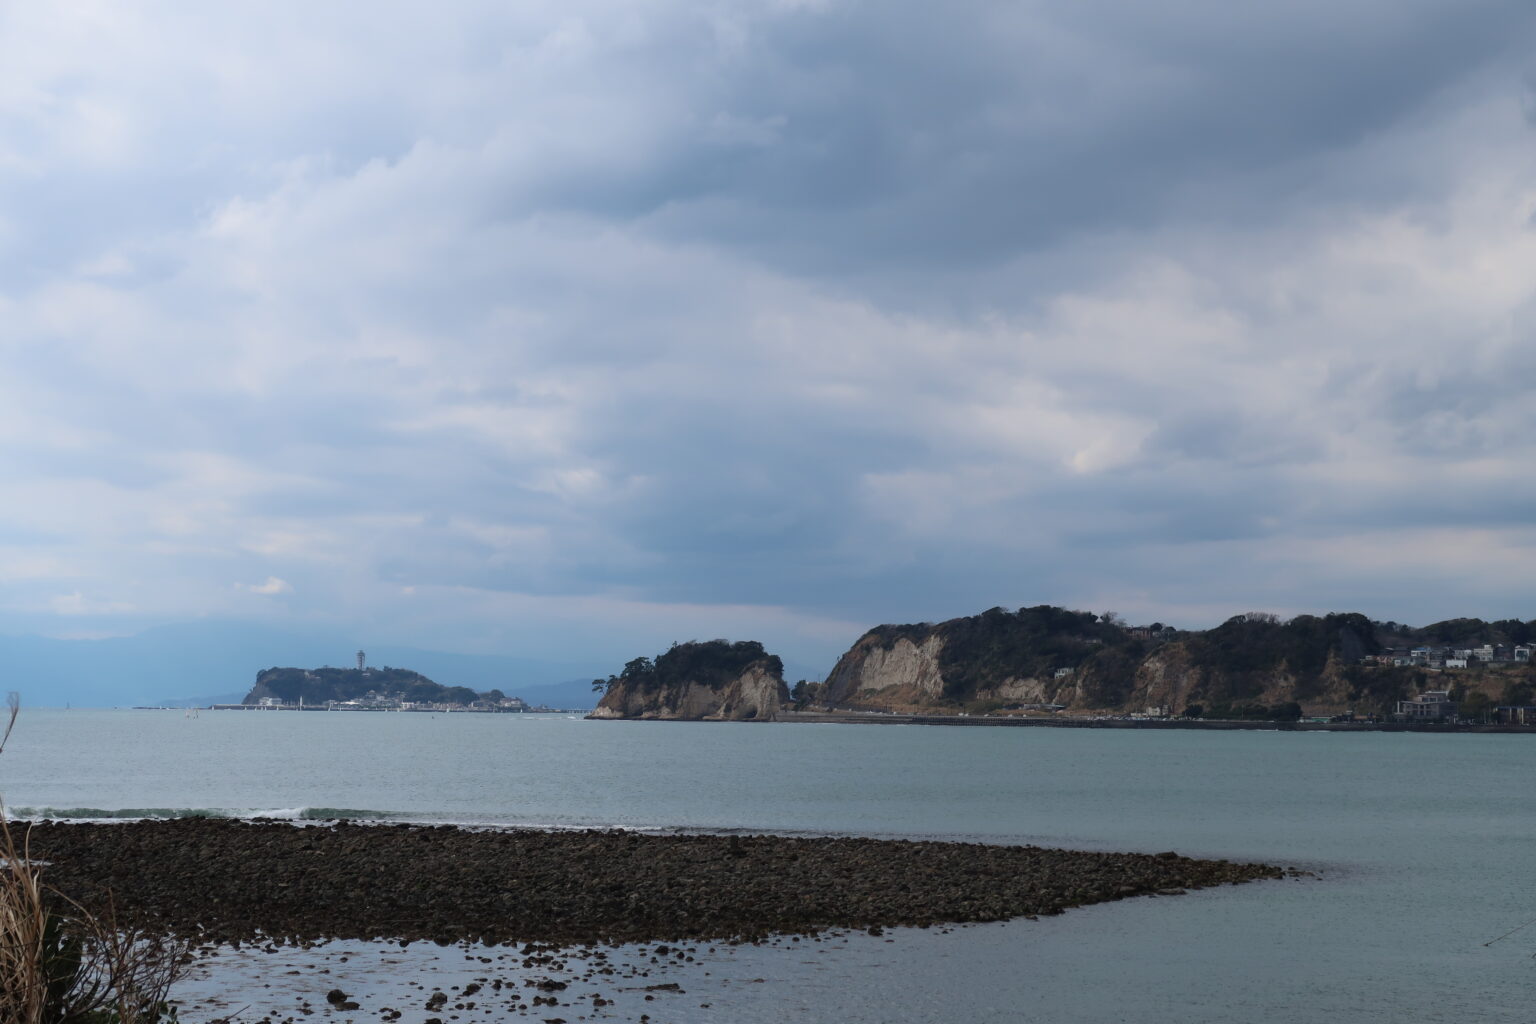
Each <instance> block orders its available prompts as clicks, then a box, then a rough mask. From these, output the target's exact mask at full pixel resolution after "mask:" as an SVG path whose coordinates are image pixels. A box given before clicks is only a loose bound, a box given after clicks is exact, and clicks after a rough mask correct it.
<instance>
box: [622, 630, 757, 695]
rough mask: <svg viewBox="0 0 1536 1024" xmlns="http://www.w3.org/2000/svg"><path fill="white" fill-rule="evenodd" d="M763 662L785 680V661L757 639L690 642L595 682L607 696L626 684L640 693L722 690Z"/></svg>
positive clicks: (644, 659) (677, 645)
mask: <svg viewBox="0 0 1536 1024" xmlns="http://www.w3.org/2000/svg"><path fill="white" fill-rule="evenodd" d="M757 662H762V663H763V665H764V667H765V668H766V669H767V670H768V671H769V672H770V673H771V674H772V675H774V676H776V677H779V678H782V677H783V675H784V662H783V661H781V660H780V659H779V656H778V655H776V654H769V653H768V652H767V651H765V650H764V649H763V645H762V644H760V643H758V642H757V641H756V640H738V641H736V642H735V643H732V642H731V641H729V640H703V641H699V640H690V641H688V642H687V643H681V644H673V645H672V646H671V648H669V649H668V650H666V651H663V652H662V653H660V654H658V655H656V657H655V659H654V660H653V659H651V658H636V659H634V660H633V661H630V662H627V663H625V665H624V670H623V671H622V672H620V673H619V674H618V675H612V676H609V677H608V678H607V679H594V680H592V689H593V690H596V691H600V692H604V693H606V692H607V691H609V690H612V689H613V688H614V687H616V686H618V685H619V684H620V683H624V684H625V686H626V687H627V688H629V689H632V690H634V691H635V692H638V693H654V692H655V691H657V690H662V689H665V688H667V687H670V686H677V685H680V684H683V683H690V684H692V685H695V686H704V687H708V688H710V689H719V688H720V687H722V686H725V685H726V684H728V683H730V682H731V681H732V680H734V679H738V678H740V676H741V674H742V673H743V672H745V671H746V670H747V669H748V668H750V667H752V665H753V664H755V663H757Z"/></svg>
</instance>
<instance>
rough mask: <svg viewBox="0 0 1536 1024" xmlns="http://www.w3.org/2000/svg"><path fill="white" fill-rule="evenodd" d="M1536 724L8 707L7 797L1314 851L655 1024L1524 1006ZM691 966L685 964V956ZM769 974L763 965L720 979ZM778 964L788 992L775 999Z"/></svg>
mask: <svg viewBox="0 0 1536 1024" xmlns="http://www.w3.org/2000/svg"><path fill="white" fill-rule="evenodd" d="M1533 777H1536V738H1532V737H1523V736H1428V735H1403V734H1379V733H1378V734H1364V735H1344V734H1329V733H1268V732H1234V733H1222V732H1195V731H1190V732H1180V731H1155V732H1154V731H1148V732H1137V731H1127V730H1113V731H1097V730H1081V729H1059V730H1058V729H986V728H966V729H960V728H934V727H918V726H911V727H904V726H872V725H870V726H860V725H751V724H742V725H735V724H691V723H658V722H584V721H581V720H579V719H575V718H567V717H556V716H517V715H417V714H356V713H351V714H348V713H334V714H322V713H306V714H297V713H251V712H222V713H219V712H208V711H204V712H202V714H201V715H200V717H198V718H185V717H183V715H182V713H181V712H179V711H176V712H169V711H161V712H156V711H70V712H63V711H47V710H36V711H32V710H27V711H23V714H22V717H21V720H20V722H19V724H18V726H17V729H16V732H15V734H14V735H13V737H12V739H11V743H10V746H9V747H8V748H7V749H6V751H5V753H4V754H3V755H0V793H3V795H4V797H5V801H6V803H7V805H8V806H9V807H10V808H11V810H12V813H15V814H37V815H42V814H47V815H50V816H53V817H104V816H108V815H110V814H121V813H132V814H158V815H164V814H171V813H187V812H197V813H223V814H238V815H275V816H285V817H306V816H307V817H334V816H336V815H338V814H345V815H347V816H351V817H364V816H370V817H379V818H383V819H400V820H426V821H451V822H471V823H483V824H515V825H546V826H555V827H588V826H619V827H624V828H643V829H672V828H684V829H709V830H720V829H744V830H749V831H774V832H793V833H809V834H823V833H825V834H856V835H876V836H904V837H941V838H955V839H964V840H972V841H985V842H1004V843H1019V842H1029V843H1039V844H1043V845H1052V846H1063V847H1073V848H1079V849H1104V850H1139V851H1148V852H1156V851H1161V850H1168V849H1173V850H1177V851H1179V852H1180V853H1183V854H1187V855H1191V856H1205V857H1226V858H1229V859H1243V860H1262V861H1268V862H1270V863H1277V864H1282V865H1286V866H1295V867H1300V868H1306V869H1310V870H1313V871H1316V872H1318V873H1319V874H1320V875H1321V878H1320V879H1319V880H1316V881H1311V880H1307V881H1294V880H1293V881H1285V882H1267V883H1259V884H1254V885H1246V886H1238V887H1233V888H1226V889H1220V890H1208V891H1204V892H1198V893H1191V894H1189V895H1187V896H1182V897H1176V898H1147V899H1136V900H1128V901H1122V902H1120V903H1113V904H1106V905H1101V906H1097V907H1088V908H1083V909H1079V910H1074V911H1070V912H1068V913H1066V914H1064V915H1062V916H1060V917H1056V918H1050V919H1044V920H1041V921H1036V922H1030V921H1019V922H1013V923H1009V924H1005V925H991V926H978V927H971V928H962V929H957V930H954V931H952V932H949V933H947V934H946V933H941V932H939V931H938V930H926V931H924V930H896V931H894V932H892V933H891V934H889V935H888V936H886V938H891V939H893V940H894V941H890V942H887V941H884V939H877V938H871V937H867V936H863V935H857V936H850V937H848V939H847V940H846V941H843V942H840V943H838V944H837V945H835V946H826V947H818V948H817V949H816V951H815V955H814V956H807V955H804V953H805V950H804V948H798V949H794V950H790V949H785V948H762V949H758V948H752V947H743V948H740V949H736V950H732V951H730V953H729V956H726V955H725V954H723V953H722V956H721V958H720V959H714V960H709V961H707V962H705V961H701V964H700V965H699V966H698V967H697V968H696V970H697V972H698V973H699V976H698V977H696V978H694V979H692V980H691V981H690V982H689V983H688V984H689V991H690V992H693V991H697V990H703V991H707V992H708V993H709V999H710V1004H711V1005H710V1007H709V1008H700V1007H697V1006H695V1005H694V1004H693V1003H692V1002H690V1003H689V1004H688V1008H681V1007H680V1008H676V1009H674V1010H672V1011H669V1016H668V1019H671V1020H698V1021H704V1020H731V1021H765V1022H766V1021H777V1020H806V1021H838V1022H847V1021H868V1022H876V1021H892V1022H897V1021H899V1022H907V1021H913V1022H915V1021H924V1022H927V1021H949V1020H965V1021H1011V1020H1029V1021H1042V1022H1044V1021H1084V1022H1087V1021H1093V1022H1102V1021H1137V1022H1142V1021H1145V1022H1170V1024H1171V1022H1181V1024H1183V1022H1197V1021H1198V1022H1205V1021H1210V1022H1216V1021H1223V1022H1226V1021H1275V1022H1322V1021H1327V1022H1339V1021H1394V1022H1405V1021H1406V1022H1417V1021H1456V1022H1463V1021H1529V1020H1531V1019H1533V1017H1536V1010H1533V1009H1532V1007H1533V1005H1536V959H1533V957H1536V923H1532V924H1531V926H1530V927H1528V928H1526V929H1525V930H1523V931H1517V932H1515V934H1513V935H1510V936H1509V937H1507V938H1503V939H1501V940H1499V941H1497V942H1493V944H1492V945H1485V943H1488V942H1489V941H1490V940H1494V939H1496V938H1498V937H1499V936H1501V935H1504V934H1505V933H1507V932H1510V931H1511V930H1512V929H1517V928H1519V927H1520V926H1522V925H1524V924H1526V923H1528V922H1536V871H1533V867H1536V856H1533V854H1536V844H1533V838H1536V836H1533V828H1536V792H1533V787H1532V784H1531V779H1532V778H1533ZM706 966H707V967H708V968H710V973H709V975H707V976H706V975H704V974H703V973H702V972H703V970H704V969H705V968H706ZM752 977H765V978H767V979H768V980H769V981H770V982H773V981H777V982H780V983H781V984H778V985H766V986H765V985H752V984H742V983H741V979H743V978H752ZM786 990H788V991H790V992H792V997H790V998H788V999H787V1000H786V995H785V993H786Z"/></svg>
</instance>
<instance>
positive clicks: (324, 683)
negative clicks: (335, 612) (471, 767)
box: [245, 667, 502, 704]
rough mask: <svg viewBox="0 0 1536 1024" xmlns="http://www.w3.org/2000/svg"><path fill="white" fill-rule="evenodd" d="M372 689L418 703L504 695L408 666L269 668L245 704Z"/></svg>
mask: <svg viewBox="0 0 1536 1024" xmlns="http://www.w3.org/2000/svg"><path fill="white" fill-rule="evenodd" d="M370 692H372V693H375V694H378V695H379V696H381V697H394V696H396V695H399V696H400V699H402V700H407V701H411V702H413V703H418V704H469V703H471V702H473V701H476V700H481V699H500V698H501V696H502V694H501V691H500V690H492V691H490V692H489V693H486V694H480V693H476V692H475V691H474V690H471V689H470V688H469V687H467V686H443V685H442V684H441V683H434V682H433V681H432V680H430V679H428V678H427V677H426V676H424V675H422V674H421V673H420V672H412V671H411V670H410V669H408V668H388V667H385V668H365V669H355V668H269V669H266V670H265V671H262V672H258V673H257V674H256V685H255V686H253V687H252V688H251V692H250V693H248V694H246V695H245V703H246V704H255V703H257V702H258V701H260V700H262V699H263V698H268V697H275V698H277V699H278V700H281V701H282V702H283V703H285V704H297V703H299V701H300V699H301V698H302V700H303V702H304V703H305V704H324V703H325V702H326V701H344V700H357V699H359V698H362V697H366V696H367V695H368V694H369V693H370Z"/></svg>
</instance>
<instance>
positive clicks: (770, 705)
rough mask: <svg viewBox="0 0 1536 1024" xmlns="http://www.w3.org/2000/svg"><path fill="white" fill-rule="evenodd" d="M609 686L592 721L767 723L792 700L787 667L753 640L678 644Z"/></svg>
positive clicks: (630, 666)
mask: <svg viewBox="0 0 1536 1024" xmlns="http://www.w3.org/2000/svg"><path fill="white" fill-rule="evenodd" d="M604 685H606V687H607V690H606V692H605V693H604V694H603V698H602V700H601V701H599V702H598V706H597V708H596V709H595V710H594V711H593V712H592V715H591V717H592V718H655V719H673V720H695V721H706V720H707V721H732V722H741V721H759V722H766V721H772V720H773V719H774V718H775V717H777V716H778V713H779V712H780V710H782V709H783V707H784V706H785V705H786V704H788V702H789V688H788V687H787V686H786V685H785V683H784V666H783V663H782V662H781V661H780V660H779V659H778V658H777V657H775V656H774V655H771V654H768V653H767V652H766V651H764V650H763V645H762V644H759V643H755V642H752V641H740V642H737V643H734V644H733V643H730V642H729V641H725V640H710V641H707V642H704V643H697V642H694V643H687V644H675V645H673V647H672V649H671V650H669V651H667V652H665V653H663V654H660V655H657V657H656V659H655V661H654V662H652V661H651V659H649V658H636V659H635V660H634V661H632V662H630V663H629V664H628V665H626V666H625V668H624V672H623V674H621V675H618V676H611V677H609V679H608V680H607V682H606V683H605V684H604Z"/></svg>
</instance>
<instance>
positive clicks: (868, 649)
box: [828, 635, 944, 703]
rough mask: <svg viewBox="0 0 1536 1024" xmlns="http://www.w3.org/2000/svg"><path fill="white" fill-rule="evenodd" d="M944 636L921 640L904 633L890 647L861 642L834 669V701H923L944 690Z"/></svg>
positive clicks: (832, 690) (830, 696)
mask: <svg viewBox="0 0 1536 1024" xmlns="http://www.w3.org/2000/svg"><path fill="white" fill-rule="evenodd" d="M943 649H944V639H943V637H940V636H937V635H931V636H929V637H928V638H927V639H926V640H924V641H923V642H922V643H921V644H914V643H913V642H912V641H911V640H908V639H907V638H906V637H901V638H900V639H898V640H897V641H896V642H895V643H893V644H892V645H891V646H890V648H889V649H888V650H887V649H885V648H882V647H881V646H880V645H879V644H876V643H869V644H859V645H857V646H855V647H854V649H853V650H852V651H849V652H848V653H847V654H845V655H843V657H842V660H840V661H839V662H838V663H837V666H836V667H834V668H833V669H832V676H831V681H830V687H829V691H828V700H829V701H830V702H831V703H840V702H845V701H849V702H853V703H862V702H863V701H865V700H866V699H875V700H877V701H878V702H879V703H921V702H925V701H927V700H930V699H932V698H934V697H938V696H940V695H942V694H943V692H944V676H943V673H942V672H941V671H940V669H939V653H940V652H941V651H942V650H943Z"/></svg>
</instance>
